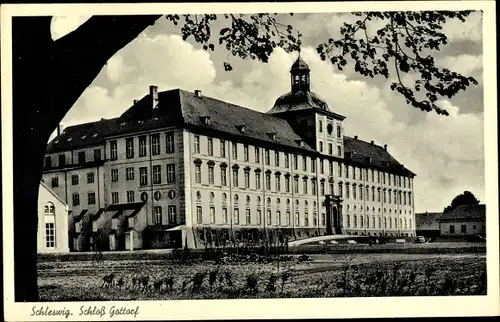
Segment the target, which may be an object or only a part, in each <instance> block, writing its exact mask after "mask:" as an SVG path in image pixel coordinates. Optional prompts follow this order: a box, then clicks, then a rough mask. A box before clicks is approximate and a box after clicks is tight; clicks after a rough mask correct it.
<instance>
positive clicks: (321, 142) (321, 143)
mask: <svg viewBox="0 0 500 322" xmlns="http://www.w3.org/2000/svg"><path fill="white" fill-rule="evenodd" d="M319 152H323V141H319Z"/></svg>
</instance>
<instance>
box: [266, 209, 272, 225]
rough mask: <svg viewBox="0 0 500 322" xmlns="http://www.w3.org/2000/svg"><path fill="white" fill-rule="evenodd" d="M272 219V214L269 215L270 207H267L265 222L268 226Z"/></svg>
mask: <svg viewBox="0 0 500 322" xmlns="http://www.w3.org/2000/svg"><path fill="white" fill-rule="evenodd" d="M272 220H273V218H272V216H271V210H270V209H268V210H267V224H268V225H269V226H271V225H272Z"/></svg>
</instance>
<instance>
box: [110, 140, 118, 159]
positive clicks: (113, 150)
mask: <svg viewBox="0 0 500 322" xmlns="http://www.w3.org/2000/svg"><path fill="white" fill-rule="evenodd" d="M109 159H110V160H112V161H113V160H117V159H118V142H117V141H116V140H113V141H109Z"/></svg>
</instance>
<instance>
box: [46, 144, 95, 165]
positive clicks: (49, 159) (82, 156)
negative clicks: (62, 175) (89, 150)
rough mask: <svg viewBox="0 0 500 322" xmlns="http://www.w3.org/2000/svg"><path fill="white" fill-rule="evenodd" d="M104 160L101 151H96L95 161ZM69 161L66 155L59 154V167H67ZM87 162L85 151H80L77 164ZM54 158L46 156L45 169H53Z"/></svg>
mask: <svg viewBox="0 0 500 322" xmlns="http://www.w3.org/2000/svg"><path fill="white" fill-rule="evenodd" d="M101 159H102V155H101V149H94V161H96V162H97V161H100V160H101ZM66 162H67V160H66V154H59V156H58V165H59V166H60V167H62V166H65V165H67V163H66ZM86 162H87V155H86V152H85V151H80V152H78V155H77V163H78V164H85V163H86ZM52 166H53V164H52V157H51V156H46V157H45V163H44V167H45V168H46V169H50V168H52Z"/></svg>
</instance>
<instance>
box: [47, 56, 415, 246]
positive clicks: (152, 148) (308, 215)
mask: <svg viewBox="0 0 500 322" xmlns="http://www.w3.org/2000/svg"><path fill="white" fill-rule="evenodd" d="M309 73H310V70H309V67H308V65H307V64H306V63H305V62H304V61H303V60H302V59H301V58H300V57H299V58H298V59H297V61H296V62H295V63H294V64H293V66H292V68H291V91H290V92H289V93H286V94H284V95H282V96H281V97H279V98H278V99H277V100H276V103H275V104H274V106H273V107H272V108H271V109H270V110H269V111H268V112H267V113H260V112H257V111H254V110H251V109H247V108H244V107H241V106H236V105H233V104H230V103H227V102H224V101H220V100H217V99H214V98H210V97H206V96H203V95H202V93H201V91H195V92H194V93H191V92H186V91H183V90H179V89H175V90H169V91H165V92H158V89H157V87H156V86H150V93H149V95H146V96H145V97H143V98H142V99H141V100H139V101H135V102H134V105H133V106H132V107H130V108H129V109H128V110H127V111H126V112H124V113H123V114H122V115H121V116H119V117H118V118H114V119H102V120H100V121H97V122H92V123H87V124H81V125H75V126H70V127H67V128H66V129H64V131H63V132H62V133H60V131H59V133H58V135H57V137H55V138H54V139H53V140H52V141H51V142H50V143H49V144H48V147H47V154H46V157H45V164H44V174H43V180H44V182H45V184H46V185H48V186H49V187H50V188H51V189H52V190H53V191H55V193H56V194H57V195H58V196H59V197H60V198H61V199H62V200H64V201H65V202H66V203H67V204H68V205H69V206H70V209H71V214H70V219H69V222H70V224H69V226H70V227H69V231H70V235H71V236H72V237H71V240H72V242H71V243H70V247H71V249H72V250H87V249H89V248H91V247H93V246H96V245H100V246H101V247H103V248H104V249H111V250H120V249H129V250H133V249H140V248H143V249H146V248H167V247H182V246H184V245H187V246H188V247H205V245H207V244H210V245H221V244H223V243H226V242H229V241H233V242H234V241H236V242H243V241H245V240H246V241H262V240H276V239H280V238H282V237H283V236H285V235H286V236H289V238H290V239H291V240H293V239H300V238H307V237H312V236H319V235H326V234H344V235H367V236H368V235H370V236H415V219H414V218H415V217H414V194H413V178H414V177H415V174H414V173H412V172H411V171H410V170H408V169H406V168H405V167H404V166H403V165H402V164H401V163H399V162H398V161H396V160H395V159H394V158H393V157H392V156H391V155H390V154H389V152H388V151H387V146H386V145H384V146H383V147H382V146H378V145H376V144H374V142H373V141H371V142H365V141H362V140H360V139H358V137H357V136H354V137H347V136H344V128H343V121H344V119H345V117H344V116H342V115H339V114H337V113H335V112H333V111H332V110H331V109H330V108H329V106H328V104H327V103H325V102H324V101H323V100H321V99H320V98H319V96H318V95H316V94H314V93H312V92H311V91H310V77H309Z"/></svg>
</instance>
